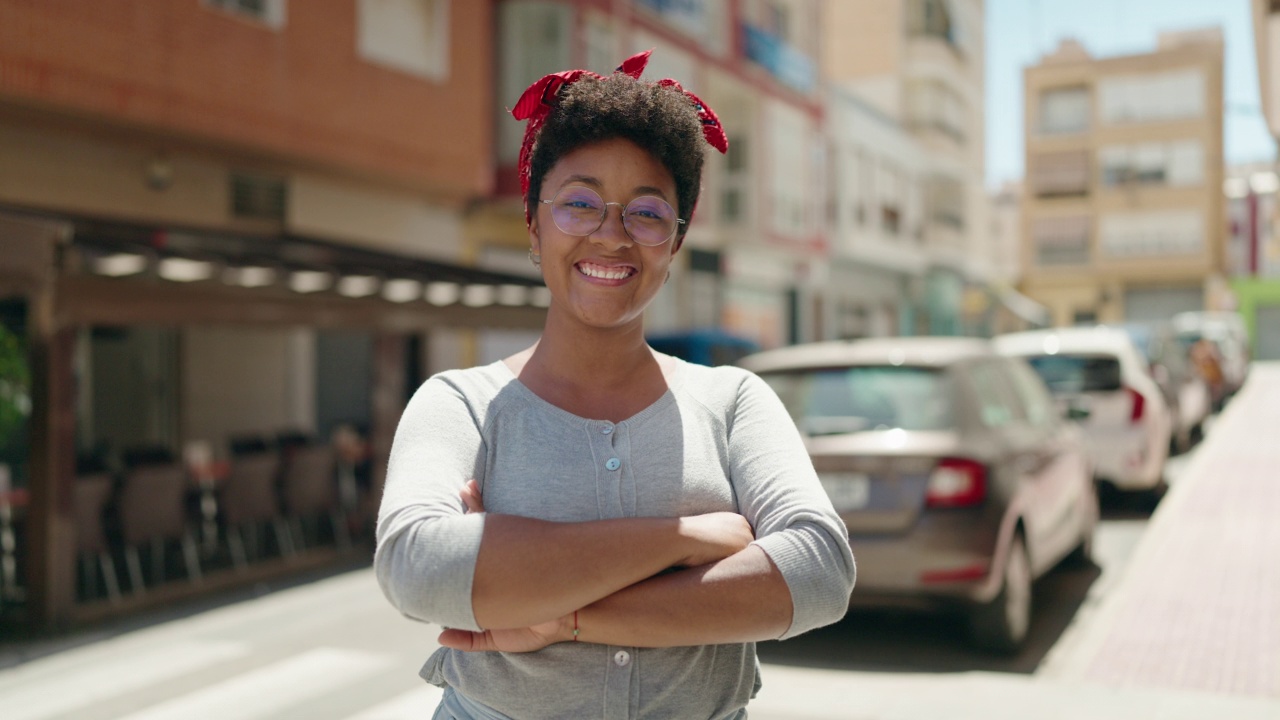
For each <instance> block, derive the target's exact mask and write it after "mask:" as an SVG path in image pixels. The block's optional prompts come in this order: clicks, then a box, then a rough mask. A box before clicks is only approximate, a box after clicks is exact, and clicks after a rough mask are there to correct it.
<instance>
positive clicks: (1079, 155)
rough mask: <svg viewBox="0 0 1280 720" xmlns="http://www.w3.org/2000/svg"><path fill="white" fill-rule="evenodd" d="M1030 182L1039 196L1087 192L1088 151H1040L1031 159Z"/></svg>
mask: <svg viewBox="0 0 1280 720" xmlns="http://www.w3.org/2000/svg"><path fill="white" fill-rule="evenodd" d="M1031 183H1032V187H1033V188H1034V190H1035V194H1036V195H1038V196H1040V197H1047V196H1053V195H1085V194H1088V192H1089V153H1088V152H1087V151H1085V150H1072V151H1069V152H1055V153H1041V154H1040V155H1037V156H1035V157H1033V158H1032V159H1031Z"/></svg>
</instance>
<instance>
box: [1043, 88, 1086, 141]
mask: <svg viewBox="0 0 1280 720" xmlns="http://www.w3.org/2000/svg"><path fill="white" fill-rule="evenodd" d="M1089 113H1090V108H1089V89H1088V88H1084V87H1070V88H1057V89H1054V90H1045V91H1044V92H1042V93H1040V132H1041V133H1043V134H1045V135H1063V134H1068V133H1082V132H1086V131H1087V130H1088V129H1089Z"/></svg>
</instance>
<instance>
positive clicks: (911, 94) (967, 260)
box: [822, 0, 995, 334]
mask: <svg viewBox="0 0 1280 720" xmlns="http://www.w3.org/2000/svg"><path fill="white" fill-rule="evenodd" d="M984 12H985V10H984V3H983V2H982V0H841V1H840V2H829V3H825V4H824V5H823V23H822V26H823V44H822V68H823V73H824V75H826V77H827V78H828V81H829V82H830V83H831V85H832V86H833V88H836V89H839V90H841V91H844V92H849V93H852V94H854V95H855V96H857V97H859V98H861V99H862V100H864V101H865V102H867V103H869V104H870V105H871V106H873V107H874V108H876V109H877V110H878V111H879V112H880V113H882V114H883V115H885V116H887V117H889V118H891V119H892V120H894V121H896V122H897V123H899V124H900V125H902V126H904V127H905V128H906V129H907V130H908V131H909V133H910V135H911V136H912V137H913V138H914V140H915V142H916V143H917V144H918V145H919V146H920V147H921V150H922V154H923V156H924V158H925V165H924V166H923V167H922V168H921V171H920V185H921V189H922V192H921V203H922V206H921V207H922V210H921V218H920V227H919V228H918V232H919V233H920V238H921V248H922V250H923V252H924V254H925V256H926V258H927V267H926V269H925V271H924V279H923V282H922V284H921V286H920V289H919V297H918V305H919V312H918V313H917V319H916V322H915V323H914V324H915V326H916V327H915V328H914V330H915V331H916V332H919V333H927V334H959V333H966V332H974V331H976V330H977V329H978V326H979V325H980V323H978V322H976V318H975V317H973V316H972V313H971V312H969V310H970V309H972V308H974V307H975V304H974V303H967V302H966V301H965V298H966V296H970V295H972V293H971V292H969V291H970V290H972V289H974V288H975V287H983V286H985V285H987V284H988V283H990V282H991V281H992V280H993V279H994V269H993V265H992V258H993V257H994V255H995V249H994V248H993V247H992V245H991V238H990V234H989V232H988V229H989V228H988V223H987V220H986V216H987V196H986V191H985V189H984V177H983V167H984V152H985V150H984V132H983V128H984V125H983V103H984V95H985V93H984V76H983V73H984V62H985V37H984V29H983V17H984ZM915 231H916V229H913V232H915Z"/></svg>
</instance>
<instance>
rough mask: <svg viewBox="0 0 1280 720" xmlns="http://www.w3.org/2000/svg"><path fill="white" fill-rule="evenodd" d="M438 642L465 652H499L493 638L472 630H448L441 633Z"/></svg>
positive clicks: (485, 633)
mask: <svg viewBox="0 0 1280 720" xmlns="http://www.w3.org/2000/svg"><path fill="white" fill-rule="evenodd" d="M436 642H438V643H440V644H441V645H442V646H444V647H447V648H450V649H453V650H462V651H464V652H483V651H486V650H497V648H496V647H494V646H493V639H492V637H490V635H489V633H487V632H484V633H478V632H471V631H470V630H456V629H448V630H445V631H444V632H442V633H440V636H439V637H437V638H436Z"/></svg>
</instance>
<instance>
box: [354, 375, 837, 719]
mask: <svg viewBox="0 0 1280 720" xmlns="http://www.w3.org/2000/svg"><path fill="white" fill-rule="evenodd" d="M470 478H475V479H476V480H477V481H479V483H480V486H481V488H482V492H483V496H484V503H485V509H486V511H488V512H494V513H504V514H511V515H521V516H524V517H532V518H539V519H543V520H551V521H560V522H573V521H587V520H598V519H606V518H622V517H675V516H687V515H696V514H700V513H707V512H715V511H732V512H737V513H740V514H741V515H743V516H744V517H746V519H747V520H748V521H749V522H750V523H751V526H752V527H753V528H754V529H755V532H756V540H755V544H756V545H758V546H760V548H761V549H762V550H764V552H765V553H767V554H768V556H769V557H770V559H772V561H773V562H774V564H775V565H777V567H778V569H779V570H780V571H781V573H782V576H783V578H784V579H785V580H786V583H787V586H788V588H789V589H790V592H791V600H792V605H793V619H792V625H791V627H790V628H789V629H788V630H787V632H786V633H785V634H784V635H783V638H789V637H793V636H795V635H798V634H800V633H803V632H805V631H808V630H811V629H813V628H816V627H820V626H822V625H826V624H829V623H832V622H835V621H837V620H839V619H840V618H841V617H843V616H844V613H845V611H846V609H847V606H848V601H849V594H850V592H851V591H852V589H853V582H854V562H853V555H852V553H851V552H850V550H849V542H848V535H847V533H846V529H845V526H844V524H843V523H842V522H841V521H840V518H839V516H837V515H836V513H835V512H834V510H833V509H832V507H831V503H830V501H829V500H828V499H827V496H826V494H825V493H824V492H823V490H822V486H821V485H820V484H819V482H818V478H817V476H816V474H815V473H814V470H813V465H812V464H811V462H810V461H809V457H808V455H807V453H806V452H805V448H804V444H803V442H802V440H801V438H800V435H799V433H798V431H797V430H796V427H795V424H794V423H793V422H792V420H791V418H790V417H789V416H788V415H787V412H786V410H785V409H784V408H783V406H782V403H781V402H780V401H779V400H778V397H777V396H776V395H775V394H774V393H773V391H772V390H771V389H770V388H769V386H768V385H766V384H765V383H764V381H762V380H761V379H760V378H759V377H757V376H755V375H753V374H751V373H749V372H747V371H745V370H742V369H739V368H732V367H721V368H707V367H702V366H699V365H692V364H688V363H680V364H679V366H678V369H677V371H676V372H675V373H674V375H673V378H672V380H671V381H670V384H669V389H668V391H667V392H666V393H665V394H664V395H663V396H662V397H661V398H660V399H658V400H657V401H656V402H655V403H654V404H653V405H651V406H649V407H648V408H646V409H644V410H643V411H641V412H640V413H638V414H636V415H635V416H634V417H631V418H628V419H627V420H624V421H622V422H620V423H617V424H614V423H611V422H608V421H601V420H588V419H585V418H581V417H578V416H576V415H573V414H571V413H569V412H566V411H564V410H562V409H560V408H558V407H556V406H554V405H552V404H550V403H548V402H546V401H545V400H542V399H541V398H539V397H538V396H537V395H535V394H534V393H533V392H532V391H530V390H529V389H528V388H527V387H525V385H524V384H523V383H521V382H520V381H519V380H518V379H516V377H515V376H514V375H513V374H512V373H511V371H510V369H508V368H507V366H506V365H505V364H504V363H502V362H495V363H493V364H491V365H486V366H483V367H478V368H472V369H469V370H451V371H448V372H444V373H441V374H439V375H436V376H434V377H432V378H431V379H429V380H427V382H426V383H424V384H423V386H422V387H421V388H420V389H419V390H418V392H417V393H416V394H415V395H414V397H413V399H412V400H411V401H410V403H409V405H408V407H407V408H406V410H405V412H404V415H403V417H402V418H401V419H400V425H399V427H398V429H397V431H396V437H395V444H394V446H393V448H392V451H391V457H390V463H389V466H388V469H387V482H386V487H385V490H384V494H383V498H382V507H381V509H380V512H379V514H378V530H377V539H378V547H377V551H376V554H375V560H374V565H375V569H376V572H377V577H378V582H379V583H380V584H381V586H382V590H383V592H384V593H385V594H386V596H387V598H388V599H389V600H390V601H391V603H392V604H393V605H394V606H395V607H396V608H398V609H399V610H400V611H401V612H402V613H404V614H405V615H407V616H408V617H410V618H414V619H417V620H422V621H426V622H433V623H438V624H440V625H443V626H445V627H454V628H465V629H469V630H479V629H480V628H479V627H478V626H477V625H476V620H475V615H474V614H473V613H472V608H471V585H472V580H473V578H474V573H475V564H476V556H477V554H478V552H479V549H480V537H481V533H482V531H483V528H484V515H483V514H464V506H463V504H462V501H461V500H460V499H459V496H458V491H459V489H460V488H461V487H462V485H463V483H465V482H466V481H467V480H468V479H470ZM422 676H423V677H424V678H425V679H426V680H427V681H428V682H430V683H433V684H435V685H440V686H449V687H451V688H453V690H454V691H455V692H456V693H457V694H460V695H462V696H464V700H465V701H467V702H466V703H464V707H471V708H476V707H480V708H484V709H485V712H484V714H483V715H478V714H477V713H472V714H476V715H478V716H479V717H486V716H487V717H497V718H502V717H511V718H520V719H522V718H541V717H546V718H568V717H582V718H586V717H602V718H635V717H663V718H677V717H678V718H734V717H745V710H744V708H745V707H746V704H747V701H748V700H749V699H750V698H752V697H754V696H755V692H756V690H758V689H759V686H760V680H759V669H758V667H757V662H756V657H755V645H754V643H744V644H732V645H706V646H691V647H673V648H634V647H612V646H605V645H596V644H589V643H559V644H556V645H551V646H549V647H547V648H544V649H543V650H541V651H538V652H534V653H523V654H521V653H498V652H491V653H465V652H460V651H454V650H449V649H444V648H442V649H440V650H439V651H437V652H436V653H435V654H433V655H432V656H431V658H430V659H429V660H428V661H427V664H426V665H425V667H423V669H422ZM451 694H452V693H451Z"/></svg>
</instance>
